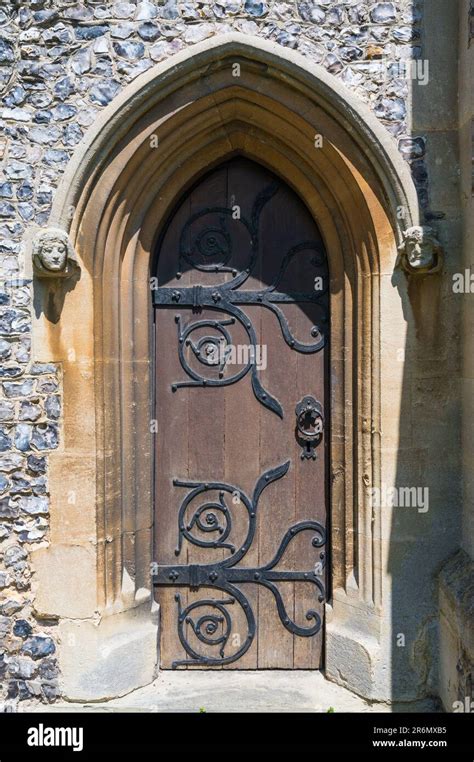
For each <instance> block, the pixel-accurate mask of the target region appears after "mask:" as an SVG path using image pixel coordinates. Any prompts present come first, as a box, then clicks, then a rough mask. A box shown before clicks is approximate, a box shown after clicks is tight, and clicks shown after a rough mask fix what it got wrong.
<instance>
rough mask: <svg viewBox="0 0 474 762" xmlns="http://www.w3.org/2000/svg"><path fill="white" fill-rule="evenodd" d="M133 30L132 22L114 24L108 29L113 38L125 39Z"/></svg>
mask: <svg viewBox="0 0 474 762" xmlns="http://www.w3.org/2000/svg"><path fill="white" fill-rule="evenodd" d="M134 32H135V26H134V24H130V23H125V24H116V25H114V26H113V27H112V29H111V30H110V36H111V37H112V38H113V39H118V40H126V39H127V38H128V37H130V36H131V35H132V34H133V33H134Z"/></svg>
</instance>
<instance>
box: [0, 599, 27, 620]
mask: <svg viewBox="0 0 474 762" xmlns="http://www.w3.org/2000/svg"><path fill="white" fill-rule="evenodd" d="M22 608H23V603H22V601H17V600H15V598H8V599H7V600H6V601H5V602H4V603H2V604H1V606H0V611H1V612H2V614H4V615H5V616H12V614H16V613H17V612H18V611H21V609H22Z"/></svg>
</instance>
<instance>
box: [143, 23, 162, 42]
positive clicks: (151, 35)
mask: <svg viewBox="0 0 474 762" xmlns="http://www.w3.org/2000/svg"><path fill="white" fill-rule="evenodd" d="M138 34H139V35H140V37H141V38H142V40H146V41H147V42H154V41H155V40H157V39H158V37H160V35H161V32H160V29H159V27H158V26H157V25H156V24H153V23H152V22H151V21H147V22H146V23H145V24H141V25H140V26H139V27H138Z"/></svg>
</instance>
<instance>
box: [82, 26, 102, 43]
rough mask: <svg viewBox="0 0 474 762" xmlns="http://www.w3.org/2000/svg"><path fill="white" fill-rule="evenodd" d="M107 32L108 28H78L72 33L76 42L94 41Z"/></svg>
mask: <svg viewBox="0 0 474 762" xmlns="http://www.w3.org/2000/svg"><path fill="white" fill-rule="evenodd" d="M108 31H109V27H108V26H78V27H76V28H75V30H74V33H75V35H76V37H77V39H78V40H95V39H96V38H97V37H102V35H104V34H106V32H108Z"/></svg>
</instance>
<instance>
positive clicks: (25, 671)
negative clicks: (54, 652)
mask: <svg viewBox="0 0 474 762" xmlns="http://www.w3.org/2000/svg"><path fill="white" fill-rule="evenodd" d="M7 668H8V672H9V674H10V675H11V676H12V677H21V678H26V679H28V678H30V677H33V676H34V675H35V674H36V672H37V669H38V665H37V664H35V662H34V661H32V660H31V659H28V658H26V657H21V656H15V657H13V658H9V659H8V662H7Z"/></svg>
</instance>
